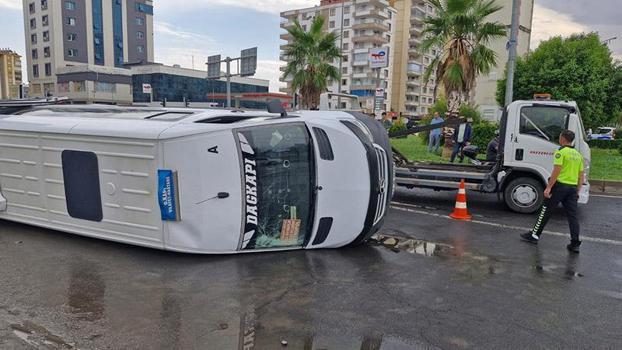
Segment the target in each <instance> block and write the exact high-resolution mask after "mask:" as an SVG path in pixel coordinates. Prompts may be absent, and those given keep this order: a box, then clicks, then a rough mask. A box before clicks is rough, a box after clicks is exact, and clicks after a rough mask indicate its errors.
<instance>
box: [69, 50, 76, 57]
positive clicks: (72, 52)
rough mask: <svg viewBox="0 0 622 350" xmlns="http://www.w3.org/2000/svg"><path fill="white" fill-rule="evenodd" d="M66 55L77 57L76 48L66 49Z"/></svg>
mask: <svg viewBox="0 0 622 350" xmlns="http://www.w3.org/2000/svg"><path fill="white" fill-rule="evenodd" d="M67 56H69V57H77V56H78V50H76V49H68V50H67Z"/></svg>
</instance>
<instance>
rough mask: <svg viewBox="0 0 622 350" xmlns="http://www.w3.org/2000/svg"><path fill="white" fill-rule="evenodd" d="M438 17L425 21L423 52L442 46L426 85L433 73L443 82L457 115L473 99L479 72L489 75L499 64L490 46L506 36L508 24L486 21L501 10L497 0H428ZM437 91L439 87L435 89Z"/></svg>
mask: <svg viewBox="0 0 622 350" xmlns="http://www.w3.org/2000/svg"><path fill="white" fill-rule="evenodd" d="M429 2H430V3H431V4H432V6H433V7H434V9H435V10H436V14H437V16H436V17H430V18H427V19H425V20H424V23H425V29H424V30H423V32H422V35H423V36H424V39H423V41H422V43H421V49H422V51H423V52H427V51H429V50H430V49H432V48H437V49H440V50H439V53H438V54H437V55H436V57H435V58H434V60H432V62H431V63H430V65H429V66H428V68H427V69H426V71H425V73H424V82H425V83H426V84H427V82H428V80H429V79H430V75H431V74H432V72H434V73H436V79H437V81H438V82H440V83H441V84H442V85H443V88H444V89H445V94H446V95H447V101H448V111H449V112H450V113H452V114H457V113H458V111H459V110H460V106H461V104H462V103H465V102H466V103H468V102H469V101H471V98H472V96H471V92H472V91H473V89H474V87H475V79H476V78H477V76H478V75H479V74H488V73H489V72H490V69H491V68H492V67H493V66H495V65H496V64H497V55H496V54H495V52H494V51H493V50H491V49H490V48H488V47H487V45H488V44H490V42H491V41H492V40H494V39H497V38H501V37H505V36H506V30H505V26H504V25H503V24H501V23H499V22H489V21H486V19H487V17H488V16H490V15H491V14H493V13H495V12H497V11H499V10H500V9H502V8H503V7H502V6H499V5H497V4H496V3H495V0H429ZM435 93H436V89H435Z"/></svg>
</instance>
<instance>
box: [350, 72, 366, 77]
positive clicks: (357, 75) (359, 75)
mask: <svg viewBox="0 0 622 350" xmlns="http://www.w3.org/2000/svg"><path fill="white" fill-rule="evenodd" d="M368 77H369V73H368V72H364V73H354V74H352V78H353V79H365V78H368Z"/></svg>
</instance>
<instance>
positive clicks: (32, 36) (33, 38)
mask: <svg viewBox="0 0 622 350" xmlns="http://www.w3.org/2000/svg"><path fill="white" fill-rule="evenodd" d="M30 43H31V44H36V43H37V34H30Z"/></svg>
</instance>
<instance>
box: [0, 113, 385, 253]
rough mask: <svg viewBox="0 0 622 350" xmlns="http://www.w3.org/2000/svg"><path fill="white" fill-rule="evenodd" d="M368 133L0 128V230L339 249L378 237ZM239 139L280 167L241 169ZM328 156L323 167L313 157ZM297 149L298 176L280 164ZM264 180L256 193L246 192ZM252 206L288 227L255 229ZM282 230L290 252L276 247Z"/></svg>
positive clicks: (214, 122) (381, 159) (95, 123)
mask: <svg viewBox="0 0 622 350" xmlns="http://www.w3.org/2000/svg"><path fill="white" fill-rule="evenodd" d="M352 125H355V126H356V127H357V128H359V131H356V130H355V131H356V132H357V133H358V134H359V136H357V135H355V132H353V130H352V129H351V128H352ZM316 128H317V129H320V130H321V131H323V135H324V136H322V134H321V133H320V134H318V131H317V130H316ZM272 130H276V131H274V132H273V131H272ZM290 130H293V131H292V132H291V133H288V132H289V131H290ZM270 132H272V133H271V134H270ZM369 133H370V132H369V129H368V128H367V127H366V126H365V125H364V123H361V122H360V121H358V120H357V118H356V117H355V116H353V115H352V114H349V113H345V112H335V111H331V112H297V113H296V114H295V115H291V116H287V117H281V116H278V115H275V114H270V113H267V112H248V111H247V112H241V111H222V110H190V109H162V108H160V109H140V108H120V107H110V106H88V107H85V106H49V107H41V108H34V109H32V110H29V111H26V112H23V113H22V114H20V115H0V219H4V220H10V221H16V222H21V223H26V224H31V225H35V226H41V227H45V228H50V229H54V230H58V231H63V232H69V233H75V234H80V235H84V236H89V237H95V238H101V239H107V240H113V241H118V242H123V243H130V244H135V245H141V246H146V247H153V248H159V249H165V250H171V251H179V252H191V253H206V254H212V253H213V254H219V253H237V252H249V251H258V250H262V251H271V250H288V249H300V248H336V247H342V246H345V245H348V244H350V243H353V242H356V240H357V239H361V238H362V237H367V238H368V237H369V236H371V234H372V233H373V232H375V231H377V230H378V229H379V226H380V225H381V224H382V221H383V220H382V219H383V217H384V214H385V213H386V207H387V205H388V203H389V200H390V199H389V198H388V196H389V194H390V193H391V185H392V181H391V179H390V178H389V177H390V176H391V175H390V174H391V168H390V165H389V164H390V159H391V155H390V154H387V152H389V153H390V149H389V150H388V151H387V150H386V149H383V148H382V147H380V146H379V145H378V144H375V143H373V142H372V141H371V140H372V139H373V138H372V137H371V136H369ZM256 135H258V136H257V137H255V136H256ZM262 135H268V139H266V138H264V139H261V136H262ZM270 135H271V136H270ZM292 135H293V136H292ZM296 135H298V136H296ZM360 135H367V136H368V137H369V140H363V142H362V141H361V137H360ZM250 136H252V139H253V140H255V144H259V143H260V142H267V143H265V144H264V145H270V146H274V148H275V149H279V147H283V150H286V151H281V150H279V151H278V152H282V153H278V154H285V155H284V156H282V157H281V158H283V159H284V160H283V159H281V158H278V157H277V158H278V159H277V158H275V159H267V158H265V159H263V158H261V159H260V158H257V159H255V160H249V159H246V156H245V154H246V153H244V152H246V151H248V152H250V153H249V154H251V153H257V154H256V156H257V157H260V155H259V152H256V151H255V150H254V149H253V148H252V146H253V145H251V142H250V141H249V140H247V138H250ZM320 136H322V137H323V139H322V140H318V137H320ZM296 137H299V138H300V140H308V141H306V142H307V143H308V147H307V146H305V145H306V143H305V142H303V141H300V142H298V143H296V142H297V141H295V140H294V139H295V138H296ZM326 137H327V138H328V140H329V143H328V146H326V144H327V142H326ZM257 140H259V141H257ZM292 140H294V141H292ZM287 142H290V143H289V144H291V145H294V146H291V147H290V148H285V147H286V146H282V145H289V144H288V143H287ZM273 144H274V145H273ZM370 145H371V146H370ZM257 147H259V146H257ZM287 147H289V146H287ZM305 147H307V148H305ZM322 147H323V149H321V148H322ZM326 147H329V148H330V149H329V151H331V152H332V156H333V159H323V156H322V158H321V157H320V155H321V154H324V153H326V152H327V149H326ZM370 147H372V148H371V149H372V150H373V151H371V152H370V151H369V150H370ZM307 149H308V151H309V152H308V153H309V155H308V156H309V161H308V162H306V161H297V160H292V161H289V160H288V159H289V158H287V157H293V158H291V159H298V158H296V157H299V156H300V154H303V153H305V152H306V150H307ZM270 152H272V150H267V151H266V153H265V154H272V153H270ZM275 152H276V151H275ZM372 152H373V154H370V153H372ZM275 154H277V153H275ZM278 154H277V155H278ZM253 162H254V163H255V165H254V167H251V166H248V164H251V163H253ZM281 163H282V164H281ZM307 163H308V164H307ZM260 164H266V165H264V166H263V168H261V169H260V168H259V167H260ZM290 167H291V169H293V170H290V169H285V168H290ZM262 169H265V174H267V175H265V176H263V175H262V176H263V177H264V178H265V179H264V180H261V179H255V180H253V175H252V174H253V173H255V174H259V175H261V173H262V171H263V170H262ZM296 169H307V170H308V171H307V172H308V175H307V176H302V175H301V174H303V175H304V174H306V172H304V171H302V172H301V170H296ZM268 171H271V172H274V173H275V174H278V175H274V176H271V175H270V174H269V173H268ZM290 171H291V172H292V173H290ZM293 171H299V172H301V174H298V173H293ZM288 174H290V175H288ZM291 174H294V175H295V176H293V175H291ZM259 175H258V176H259ZM352 175H355V176H352ZM162 176H164V177H162ZM162 179H164V180H162ZM262 181H263V182H265V183H266V185H262ZM374 181H375V182H376V183H374ZM257 183H259V184H257ZM253 185H255V187H253ZM281 185H282V186H281ZM262 186H263V187H262ZM279 186H281V187H279ZM273 187H274V188H273ZM292 188H293V189H292ZM258 190H259V191H263V192H262V193H258ZM273 190H274V191H273ZM271 191H273V192H271ZM295 191H300V193H306V194H309V199H308V200H307V199H306V198H307V197H306V195H305V196H300V197H301V198H298V197H296V196H295V195H293V194H292V193H294V192H295ZM87 193H88V195H87ZM98 196H99V197H100V198H101V200H100V202H98V199H99V198H97V197H98ZM167 196H171V198H166V197H167ZM303 197H304V198H303ZM258 201H259V202H261V201H264V203H263V204H262V203H259V204H257V202H258ZM290 202H291V203H294V202H295V203H302V204H299V205H298V206H296V207H294V206H293V205H290V204H291V203H290ZM307 202H308V203H307ZM372 202H373V203H372ZM171 203H173V204H172V206H171ZM253 205H255V207H254V209H253ZM262 205H263V206H264V207H266V208H270V210H271V211H270V214H269V216H270V217H267V218H264V219H265V220H267V221H269V222H270V225H272V226H280V225H281V224H282V225H283V226H285V225H286V224H287V225H290V226H291V227H290V228H289V229H285V228H281V227H271V228H266V227H260V226H261V225H262V216H261V215H262V210H263V209H262ZM275 207H276V208H277V209H274V208H275ZM280 207H283V212H282V213H279V212H278V209H279V208H280ZM292 207H294V208H292ZM257 208H259V209H257ZM258 210H259V214H257V211H258ZM275 210H276V211H275ZM72 211H73V213H72ZM268 211H269V210H268V209H266V210H265V213H268ZM297 212H298V214H299V215H300V216H296V215H297ZM301 212H304V213H307V214H304V215H303V214H301ZM169 214H173V215H172V216H168V217H167V215H169ZM252 215H254V217H253V216H252ZM264 215H267V214H264ZM303 216H304V217H303ZM258 217H259V219H258ZM265 220H264V221H265ZM257 221H258V222H257ZM286 221H287V223H286ZM249 222H250V224H255V226H252V225H250V226H249ZM264 224H265V223H264ZM1 225H2V223H1V221H0V227H1ZM296 225H298V226H296ZM301 226H302V227H301ZM288 227H289V226H288ZM296 227H297V228H296ZM288 230H289V231H290V232H289V234H290V235H294V236H292V237H294V238H291V237H290V238H291V239H292V240H291V241H290V240H286V241H284V240H283V237H284V236H283V235H287V234H288V233H287V232H286V231H288ZM256 231H257V232H259V231H262V232H268V233H269V234H272V236H269V237H268V235H265V237H260V236H257V234H258V233H257V232H256ZM279 231H281V236H280V238H279V237H278V233H279ZM318 231H319V232H320V235H321V236H322V237H318ZM275 232H276V236H274V234H275ZM300 236H304V237H300ZM268 238H269V239H268ZM290 238H288V239H290ZM260 239H263V243H261V244H260V242H259V240H260Z"/></svg>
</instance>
